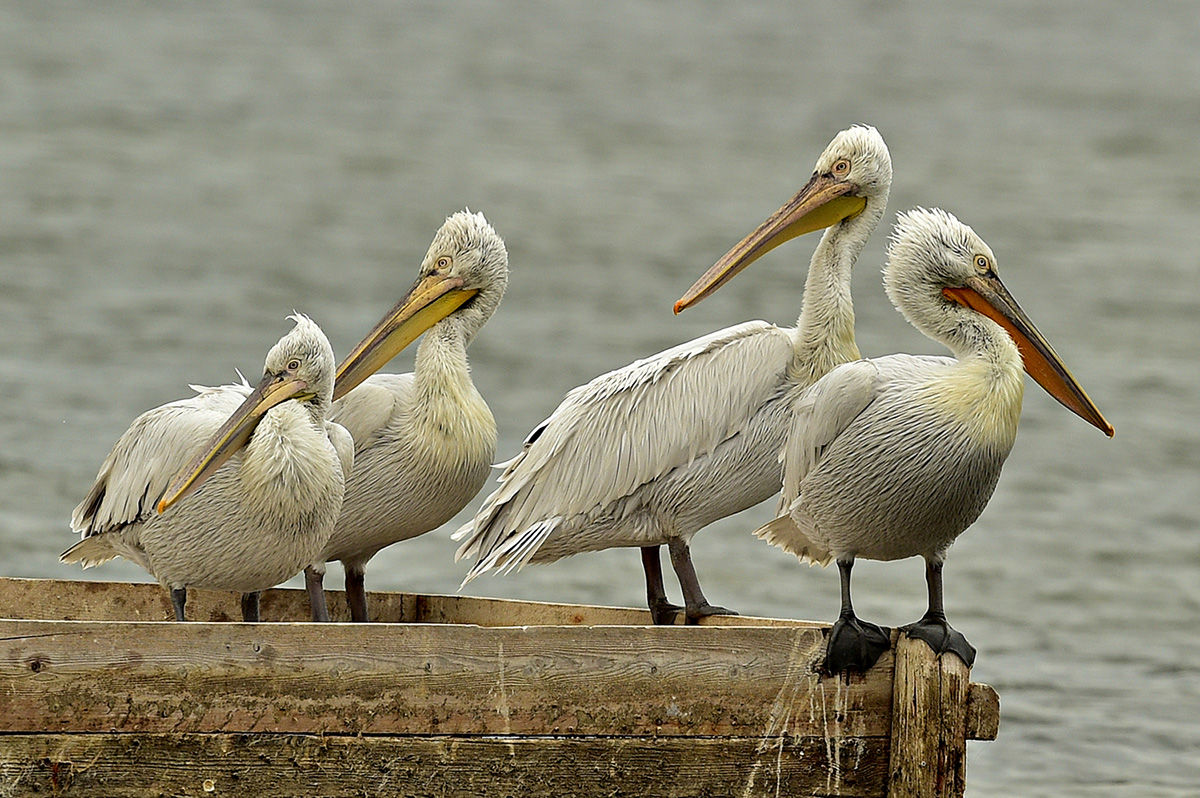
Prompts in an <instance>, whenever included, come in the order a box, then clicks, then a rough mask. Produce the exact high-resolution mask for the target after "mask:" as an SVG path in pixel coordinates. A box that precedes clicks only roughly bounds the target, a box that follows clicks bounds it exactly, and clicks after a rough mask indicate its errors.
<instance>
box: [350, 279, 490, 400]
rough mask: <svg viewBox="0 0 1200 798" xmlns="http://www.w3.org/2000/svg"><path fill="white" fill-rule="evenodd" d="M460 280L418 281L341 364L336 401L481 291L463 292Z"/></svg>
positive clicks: (466, 290)
mask: <svg viewBox="0 0 1200 798" xmlns="http://www.w3.org/2000/svg"><path fill="white" fill-rule="evenodd" d="M462 285H463V281H462V279H461V278H458V277H447V276H446V275H444V274H438V273H437V272H433V273H432V274H430V275H428V276H427V277H424V278H422V279H420V280H417V282H416V284H415V285H413V287H412V288H410V289H409V291H408V293H407V294H405V296H404V298H403V299H401V300H400V301H399V302H397V303H396V306H395V307H394V308H392V309H391V310H390V311H388V313H387V315H386V316H384V317H383V318H382V319H380V320H379V323H378V324H376V325H375V329H373V330H371V332H369V333H367V337H366V338H363V339H362V340H361V341H360V342H359V343H358V346H356V347H354V350H353V351H352V352H351V353H350V354H349V355H348V356H347V357H346V359H345V360H343V361H342V364H341V365H340V366H338V370H337V382H336V383H335V385H334V388H333V398H334V399H335V400H337V399H340V398H342V397H343V396H345V395H346V394H348V393H350V391H351V390H353V389H354V388H356V387H357V386H358V384H359V383H361V382H362V381H363V380H365V379H366V378H367V377H370V376H371V375H372V374H374V373H375V372H376V371H379V369H381V368H383V366H384V365H385V364H386V363H387V362H388V361H389V360H391V359H392V358H394V357H395V356H396V355H398V354H400V352H401V351H403V350H404V347H406V346H408V345H409V344H411V343H412V342H413V341H415V340H416V339H417V338H418V337H419V336H420V335H421V333H423V332H425V331H426V330H428V329H429V328H430V327H432V326H433V325H435V324H437V323H438V322H439V321H441V320H442V319H444V318H446V317H447V316H449V315H450V314H451V313H453V312H454V311H456V310H458V308H459V307H460V306H461V305H462V304H463V303H464V302H466V301H467V300H468V299H470V298H471V297H473V296H475V295H476V294H477V293H479V289H478V288H463V287H462Z"/></svg>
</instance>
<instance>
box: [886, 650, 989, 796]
mask: <svg viewBox="0 0 1200 798" xmlns="http://www.w3.org/2000/svg"><path fill="white" fill-rule="evenodd" d="M970 694H971V669H970V668H968V667H967V665H966V663H964V662H963V661H962V660H961V659H959V658H958V657H957V656H955V655H954V654H945V655H943V656H941V657H938V656H937V655H936V654H934V653H933V649H931V648H930V647H929V646H928V645H927V644H926V643H925V642H924V641H922V640H916V639H913V638H910V637H908V635H905V634H903V633H902V634H901V635H900V639H899V642H897V644H896V671H895V677H894V683H893V688H892V702H893V703H892V747H891V761H890V767H889V770H890V778H889V779H888V793H887V794H888V798H962V795H963V791H964V790H965V789H966V783H967V723H968V696H969V695H970ZM998 713H999V707H998V706H997V719H998V717H999V714H998Z"/></svg>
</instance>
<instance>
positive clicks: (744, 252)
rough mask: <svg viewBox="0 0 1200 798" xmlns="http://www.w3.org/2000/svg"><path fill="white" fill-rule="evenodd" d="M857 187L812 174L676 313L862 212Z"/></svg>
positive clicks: (678, 305)
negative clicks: (783, 249) (793, 244)
mask: <svg viewBox="0 0 1200 798" xmlns="http://www.w3.org/2000/svg"><path fill="white" fill-rule="evenodd" d="M855 188H856V186H855V184H854V183H851V182H846V181H841V180H837V179H835V178H834V177H833V176H831V175H828V174H815V175H813V176H812V179H811V180H809V181H808V184H807V185H805V186H804V188H802V189H800V191H799V193H797V194H796V196H794V197H792V198H791V199H790V200H788V201H787V202H786V203H785V204H784V206H783V207H782V208H780V209H779V210H777V211H775V213H773V214H771V216H770V218H768V219H767V220H766V221H765V222H763V223H762V224H761V225H759V226H758V229H757V230H755V231H754V232H753V233H751V234H750V235H748V236H746V237H745V238H743V239H742V240H741V241H740V242H739V243H738V244H737V245H736V246H734V248H733V249H731V250H729V252H727V253H725V255H724V257H722V258H721V259H720V260H719V261H717V262H716V263H715V264H714V265H713V267H712V268H711V269H709V270H708V271H707V272H705V273H704V276H703V277H701V278H700V279H699V280H697V281H696V282H695V283H694V284H693V285H692V287H691V288H689V289H688V290H687V293H686V294H684V295H683V296H682V297H681V298H680V299H679V301H678V302H676V303H675V312H676V313H679V312H680V311H682V310H686V309H687V308H690V307H691V306H692V305H695V304H696V303H697V302H699V301H700V300H702V299H704V298H705V297H706V296H708V295H709V294H711V293H713V292H714V291H716V290H717V289H718V288H720V287H721V286H723V285H725V283H727V282H729V281H730V280H732V279H733V277H734V275H736V274H737V273H738V272H740V271H741V270H742V269H744V268H746V267H747V266H749V265H750V264H751V263H753V262H754V261H756V260H758V259H759V258H761V257H762V256H763V255H765V254H767V253H768V252H770V251H771V250H773V249H775V247H777V246H779V245H780V244H782V243H784V242H786V241H791V240H792V239H793V238H796V237H797V236H802V235H804V234H805V233H811V232H813V231H814V230H822V229H824V228H826V227H832V226H833V225H835V224H837V223H838V222H840V221H842V220H843V219H848V218H850V217H851V216H856V215H858V214H859V213H862V210H863V208H865V207H866V205H867V201H866V199H865V198H863V197H858V196H854V195H852V194H850V192H851V191H853V190H854V189H855Z"/></svg>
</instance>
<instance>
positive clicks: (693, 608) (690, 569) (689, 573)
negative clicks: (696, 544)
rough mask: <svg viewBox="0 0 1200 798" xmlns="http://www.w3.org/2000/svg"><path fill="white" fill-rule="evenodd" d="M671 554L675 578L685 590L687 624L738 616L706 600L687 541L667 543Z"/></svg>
mask: <svg viewBox="0 0 1200 798" xmlns="http://www.w3.org/2000/svg"><path fill="white" fill-rule="evenodd" d="M667 549H668V550H669V551H670V552H671V567H672V568H674V569H675V576H677V577H679V586H680V587H681V588H683V603H684V606H685V608H686V612H687V622H688V623H695V622H696V621H698V620H700V619H701V618H704V617H706V616H709V615H737V613H736V612H734V611H733V610H727V609H725V608H724V607H715V606H713V605H712V604H709V603H708V599H706V598H704V593H703V592H702V591H701V590H700V580H699V579H697V578H696V568H695V566H694V565H692V552H691V550H690V549H688V544H687V541H686V540H683V539H682V538H671V539H670V540H669V541H668V542H667Z"/></svg>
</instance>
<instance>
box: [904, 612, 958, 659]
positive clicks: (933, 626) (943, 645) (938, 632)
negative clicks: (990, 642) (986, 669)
mask: <svg viewBox="0 0 1200 798" xmlns="http://www.w3.org/2000/svg"><path fill="white" fill-rule="evenodd" d="M900 630H901V631H903V632H904V633H905V634H907V635H908V636H909V637H915V638H917V639H918V640H924V641H925V642H926V643H928V644H929V647H930V648H932V649H933V652H934V653H935V654H937V655H938V656H941V655H942V654H945V653H946V652H947V651H949V652H952V653H954V654H957V655H958V657H959V659H961V660H962V661H963V662H965V663H966V664H967V667H968V668H969V667H971V666H972V665H974V664H975V646H973V645H971V644H970V643H968V642H967V638H965V637H963V634H962V632H960V631H958V630H957V629H955V628H954V627H952V626H951V625H950V624H949V623H947V622H946V616H944V615H941V616H939V615H929V614H926V615H925V617H923V618H922V619H921V620H919V621H917V622H916V623H910V624H909V625H908V626H902V627H900Z"/></svg>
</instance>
